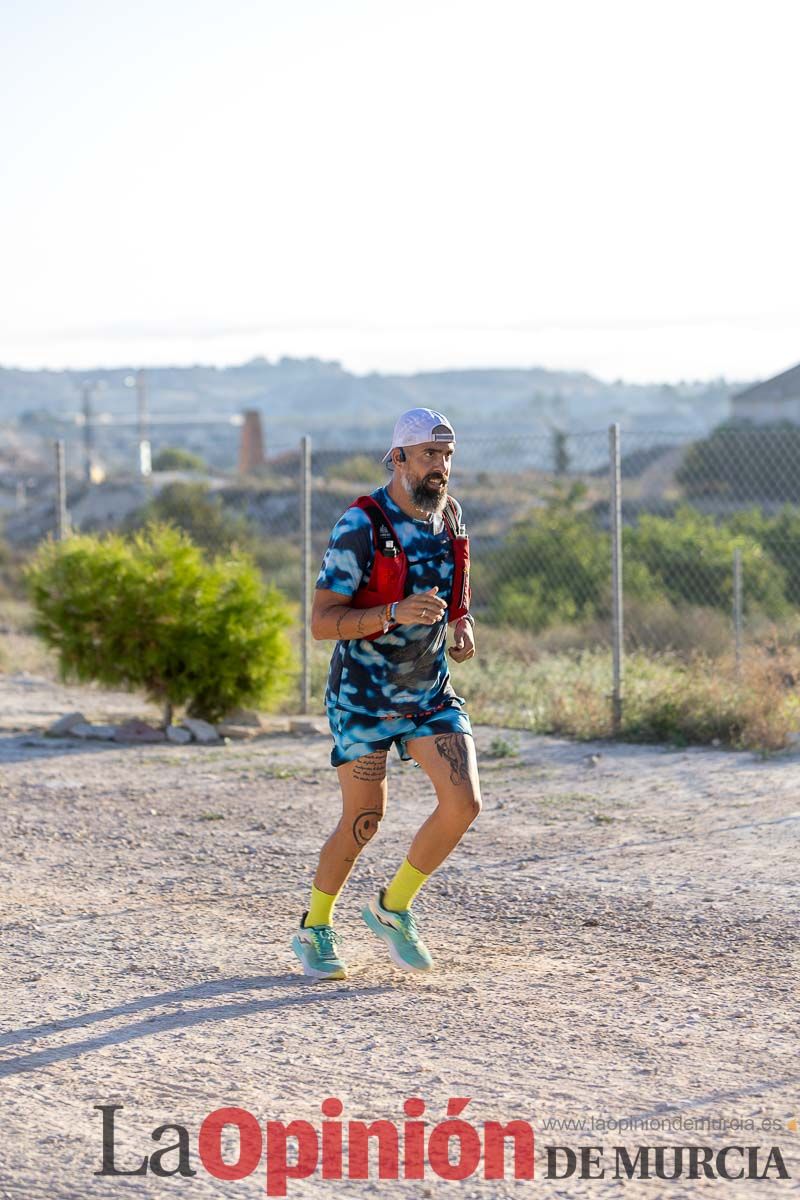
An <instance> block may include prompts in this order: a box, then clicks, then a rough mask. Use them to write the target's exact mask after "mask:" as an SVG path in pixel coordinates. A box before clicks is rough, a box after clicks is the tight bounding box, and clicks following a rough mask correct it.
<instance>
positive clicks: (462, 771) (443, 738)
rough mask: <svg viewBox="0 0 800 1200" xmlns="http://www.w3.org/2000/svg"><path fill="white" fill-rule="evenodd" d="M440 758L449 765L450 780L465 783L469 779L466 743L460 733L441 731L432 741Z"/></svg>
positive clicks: (455, 782)
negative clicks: (434, 740)
mask: <svg viewBox="0 0 800 1200" xmlns="http://www.w3.org/2000/svg"><path fill="white" fill-rule="evenodd" d="M434 744H435V746H436V749H437V750H438V752H439V754H440V755H441V756H442V758H443V759H444V760H445V761H446V762H447V764H448V766H449V767H450V782H451V783H454V784H456V785H457V784H459V783H465V782H466V781H467V780H468V779H469V758H468V756H467V743H466V739H465V738H464V735H463V734H461V733H443V734H440V735H439V737H437V739H436V742H435V743H434Z"/></svg>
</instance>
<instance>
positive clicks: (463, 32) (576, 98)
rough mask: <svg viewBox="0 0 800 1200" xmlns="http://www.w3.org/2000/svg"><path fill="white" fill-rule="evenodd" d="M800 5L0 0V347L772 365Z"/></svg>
mask: <svg viewBox="0 0 800 1200" xmlns="http://www.w3.org/2000/svg"><path fill="white" fill-rule="evenodd" d="M799 37H800V5H798V4H797V3H796V2H795V0H759V2H758V3H756V2H755V0H747V2H746V3H742V2H741V0H726V2H724V3H723V2H720V0H661V2H654V0H491V2H489V0H485V2H484V3H475V2H474V0H403V2H402V3H397V2H393V3H389V2H388V0H282V2H281V3H276V2H273V0H260V2H259V0H137V2H136V3H135V4H130V3H123V2H122V0H60V2H55V0H25V2H24V3H19V4H13V3H12V2H11V0H6V2H5V3H4V4H0V106H2V112H3V121H2V128H1V129H0V218H1V220H0V272H1V273H2V275H1V278H2V287H1V288H0V364H1V365H3V366H26V367H40V366H50V367H79V368H81V367H88V366H114V365H123V364H124V365H139V364H142V365H156V364H163V363H175V364H187V363H192V362H203V363H218V364H220V365H221V364H225V363H230V362H238V361H242V360H244V359H246V358H250V357H253V356H254V355H256V354H263V355H265V356H266V357H267V358H270V359H274V358H277V357H279V356H280V355H282V354H292V355H298V356H303V355H311V354H314V355H319V356H321V357H325V358H337V359H340V360H341V361H342V362H343V363H344V365H345V366H347V367H349V368H350V369H352V370H356V371H359V372H361V371H369V370H395V371H413V370H418V369H436V368H445V367H480V366H535V365H543V366H550V367H559V368H581V369H587V370H591V371H593V372H594V373H596V374H598V375H600V376H602V377H604V378H616V377H623V378H626V379H642V380H650V379H673V380H677V379H689V378H708V377H713V376H719V375H725V376H727V377H728V378H735V379H745V378H753V377H759V376H767V375H771V374H774V373H775V372H777V371H780V370H783V369H785V368H786V367H789V366H791V365H793V364H794V363H796V362H797V361H798V360H800V288H798V281H799V280H800V249H799V243H798V233H797V230H798V212H800V167H799V166H798V155H797V149H796V143H797V123H798V84H797V66H796V59H797V46H798V39H799Z"/></svg>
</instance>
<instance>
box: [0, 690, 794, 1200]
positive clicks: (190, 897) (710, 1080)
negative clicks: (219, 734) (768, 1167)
mask: <svg viewBox="0 0 800 1200" xmlns="http://www.w3.org/2000/svg"><path fill="white" fill-rule="evenodd" d="M75 709H80V710H82V711H83V712H84V713H85V714H86V715H87V716H88V717H90V718H93V719H95V720H107V719H110V718H114V717H117V718H118V717H120V716H121V715H123V714H124V715H132V714H135V715H145V716H146V715H148V710H147V709H146V706H144V705H142V703H141V702H140V701H139V700H137V699H136V698H135V697H129V696H124V695H117V694H108V693H102V692H99V691H94V690H89V689H68V688H63V687H60V686H58V685H55V684H53V683H51V682H48V681H46V680H44V679H40V678H37V677H35V676H33V677H31V676H5V677H2V676H0V781H1V785H0V786H1V791H2V830H3V837H2V849H1V850H0V885H1V887H2V898H3V903H2V944H1V945H0V970H1V971H2V974H1V975H0V978H1V979H2V1012H1V1013H0V1117H2V1139H0V1197H2V1198H3V1200H9V1198H11V1197H13V1198H14V1200H17V1198H19V1200H34V1198H37V1197H42V1198H45V1197H46V1198H47V1200H61V1198H67V1197H68V1198H70V1200H72V1198H76V1200H77V1198H79V1197H81V1198H82V1197H101V1196H102V1197H117V1196H120V1197H122V1196H127V1195H131V1196H136V1197H145V1196H146V1197H162V1196H166V1195H177V1194H180V1195H181V1196H191V1197H192V1198H194V1197H198V1198H200V1197H206V1196H231V1197H250V1196H258V1195H264V1188H265V1183H264V1180H265V1175H264V1170H263V1163H262V1165H261V1166H259V1167H258V1169H257V1170H256V1172H255V1173H254V1174H252V1175H250V1176H249V1177H248V1178H246V1179H243V1180H240V1181H228V1182H223V1181H219V1180H217V1179H215V1178H214V1177H213V1176H212V1175H209V1174H208V1173H207V1171H206V1170H205V1169H204V1167H203V1166H202V1164H201V1163H200V1161H199V1159H198V1155H197V1133H198V1130H199V1127H200V1125H201V1123H202V1120H203V1118H204V1117H205V1116H206V1115H207V1114H208V1113H210V1112H212V1111H213V1110H215V1109H218V1108H220V1107H223V1106H227V1105H230V1106H238V1107H240V1108H244V1109H247V1110H249V1111H250V1112H251V1113H253V1114H254V1116H255V1117H256V1118H257V1120H258V1121H259V1122H260V1123H261V1124H262V1126H263V1124H264V1122H266V1121H268V1120H282V1121H289V1120H294V1119H306V1120H309V1121H311V1122H312V1124H313V1125H314V1126H315V1128H316V1129H319V1128H320V1122H321V1120H322V1118H321V1114H320V1104H321V1102H322V1101H323V1100H324V1099H325V1098H326V1097H333V1096H335V1097H338V1098H339V1099H340V1100H341V1101H342V1103H343V1105H344V1110H343V1114H342V1121H344V1122H346V1121H348V1120H356V1119H362V1120H373V1119H377V1118H385V1119H387V1120H389V1121H392V1122H394V1123H395V1124H396V1125H397V1126H398V1127H401V1126H402V1123H403V1122H404V1121H405V1120H406V1119H407V1118H406V1117H405V1115H404V1113H403V1101H404V1100H405V1099H406V1098H408V1097H411V1096H417V1097H421V1098H422V1099H423V1100H424V1101H425V1103H426V1105H427V1112H426V1118H425V1119H426V1120H429V1122H430V1124H429V1129H431V1128H433V1126H434V1125H435V1124H436V1123H438V1122H440V1121H442V1120H443V1119H444V1117H445V1111H446V1106H447V1102H448V1100H449V1099H450V1098H451V1097H459V1096H460V1097H469V1098H470V1104H469V1107H468V1108H467V1109H466V1111H465V1113H464V1114H463V1115H464V1119H466V1120H467V1121H469V1122H470V1123H471V1124H472V1125H473V1126H474V1127H475V1128H476V1129H478V1130H481V1129H482V1126H483V1122H484V1121H490V1120H500V1121H508V1120H511V1119H514V1118H516V1119H518V1120H521V1121H528V1122H530V1123H531V1124H532V1125H533V1127H534V1129H535V1131H536V1145H537V1157H536V1180H535V1181H534V1182H516V1183H515V1182H513V1181H511V1180H506V1181H505V1182H504V1181H487V1180H484V1179H483V1178H482V1176H481V1175H480V1174H475V1175H474V1176H472V1177H470V1178H468V1179H466V1180H465V1181H464V1182H462V1183H461V1184H459V1185H457V1186H458V1188H459V1195H462V1196H465V1197H472V1196H476V1197H505V1196H514V1197H519V1196H522V1195H525V1194H528V1191H529V1190H530V1192H531V1193H532V1192H533V1189H536V1190H538V1191H539V1192H540V1193H543V1194H545V1195H547V1196H553V1197H556V1196H558V1197H562V1196H591V1197H595V1196H602V1195H606V1194H609V1193H610V1194H612V1195H614V1194H617V1193H618V1191H619V1189H620V1188H621V1187H623V1186H624V1187H626V1188H633V1189H634V1191H635V1193H636V1194H641V1195H643V1196H646V1197H651V1198H653V1200H656V1198H657V1197H661V1196H675V1195H684V1194H690V1193H692V1192H695V1191H697V1190H700V1189H703V1190H705V1189H707V1188H711V1189H714V1188H724V1189H728V1188H731V1189H733V1192H734V1194H735V1195H736V1196H747V1195H751V1194H752V1195H756V1194H758V1195H763V1194H764V1192H765V1190H766V1191H767V1192H768V1193H769V1194H770V1195H771V1194H773V1193H774V1192H776V1193H777V1194H786V1195H788V1194H791V1193H792V1192H793V1191H794V1190H796V1189H797V1188H798V1183H797V1179H798V1177H800V1132H795V1131H794V1130H793V1129H792V1127H791V1124H787V1122H788V1123H791V1122H792V1121H793V1120H794V1119H795V1118H797V1117H800V1067H799V1066H798V990H797V979H798V970H797V968H798V937H797V932H798V926H797V916H798V907H799V904H798V900H799V899H800V882H798V869H797V868H798V847H799V846H800V759H798V757H797V756H786V757H783V758H777V757H776V758H774V759H772V760H769V761H760V760H759V759H757V758H756V757H754V756H752V755H749V754H733V753H728V752H723V751H715V750H697V749H695V750H676V749H668V748H659V747H632V746H609V745H602V746H601V745H597V744H593V745H587V744H574V743H570V742H567V741H563V740H559V739H555V738H542V737H533V736H526V735H524V734H523V735H516V734H514V735H511V734H505V735H503V736H504V737H505V738H506V740H507V741H508V742H510V743H512V745H513V743H516V745H517V751H518V752H517V753H515V754H511V755H509V756H507V757H491V756H490V753H489V750H490V746H491V744H492V742H493V740H494V739H496V738H497V737H498V735H499V734H501V733H502V731H498V730H494V729H489V728H485V727H484V728H479V729H478V730H477V744H478V751H479V760H480V765H481V776H482V783H483V791H484V811H483V813H482V815H481V816H480V818H479V819H478V821H477V822H476V825H475V826H474V828H473V830H471V831H470V832H469V833H468V834H467V835H466V837H465V838H464V840H463V842H462V844H461V846H459V848H458V849H457V850H456V852H455V853H454V854H453V856H452V857H451V858H450V860H448V862H447V863H446V864H445V865H444V866H443V867H442V868H441V869H440V870H439V871H438V872H437V873H436V874H435V875H434V876H433V877H432V878H431V880H430V882H429V883H428V885H427V886H426V887H425V888H424V889H423V891H422V893H421V894H420V897H419V900H418V901H417V903H416V905H415V911H416V912H417V914H418V917H419V920H420V924H421V926H422V928H423V931H424V933H425V936H426V940H427V942H428V944H429V946H430V948H431V950H432V952H433V954H434V957H435V960H436V969H435V971H434V972H433V973H432V974H430V975H429V976H428V975H426V976H422V977H419V976H408V975H406V974H403V973H401V972H399V971H398V970H396V969H395V968H394V967H393V966H392V965H391V963H390V961H389V959H388V956H387V955H386V953H385V950H384V948H383V947H382V946H381V945H380V944H378V943H376V942H375V940H374V939H373V938H372V935H371V934H370V933H369V931H368V930H367V929H366V927H365V926H364V924H363V923H362V921H361V919H360V916H359V911H360V907H361V905H362V904H363V903H364V902H365V900H366V899H367V898H368V897H369V896H370V894H371V893H373V892H374V891H375V890H376V889H377V887H378V886H379V884H381V883H382V882H383V881H385V880H386V879H387V878H388V876H389V875H390V873H391V872H392V871H393V870H394V867H395V866H396V864H397V863H398V862H399V861H400V859H401V858H402V856H403V853H404V852H405V849H406V847H407V844H408V842H409V840H410V838H411V835H412V833H413V831H414V829H415V828H416V827H417V825H418V824H419V823H420V822H421V820H422V819H423V817H424V815H425V814H426V813H427V811H428V810H429V807H430V805H431V802H432V801H431V795H430V790H429V786H428V784H427V781H426V779H425V778H424V776H422V775H421V772H420V771H419V770H418V769H417V768H414V767H411V766H401V765H400V764H399V762H396V763H392V764H391V769H390V777H389V788H390V800H389V811H388V814H387V817H386V819H385V821H384V823H383V827H382V830H381V833H380V835H379V837H378V838H377V839H376V840H375V841H373V842H372V843H371V845H370V846H369V847H368V848H367V850H366V851H365V853H364V855H362V857H361V859H360V861H359V862H358V864H357V866H356V870H355V873H354V876H353V878H352V879H351V881H350V883H349V885H348V887H347V890H346V892H345V893H344V896H343V898H342V900H341V901H340V903H339V906H338V908H337V917H338V925H339V928H340V930H341V932H342V933H343V935H344V937H345V939H346V942H345V948H346V954H347V957H348V959H349V961H350V964H351V977H350V978H349V979H347V980H346V981H343V982H340V983H335V984H333V983H322V984H320V983H314V982H312V981H309V980H305V979H303V978H302V977H301V976H300V975H299V974H298V965H297V963H296V960H295V959H294V956H293V955H292V954H291V951H290V949H289V940H290V937H291V934H292V931H293V929H294V927H295V926H296V924H297V922H298V920H299V917H300V913H301V910H302V908H303V907H305V901H306V896H307V892H308V887H309V885H310V882H311V878H312V875H313V871H314V867H315V862H316V854H317V851H318V849H319V846H320V845H321V843H322V841H323V840H324V838H325V837H326V836H327V834H328V832H329V831H330V829H331V828H332V826H333V824H334V823H335V821H336V818H337V806H338V790H337V781H336V775H335V772H334V771H333V769H332V768H331V767H330V766H329V759H328V755H329V745H328V741H327V738H326V737H325V736H317V737H314V736H305V737H297V736H292V735H290V734H289V733H288V732H287V731H286V725H285V721H283V722H282V721H278V720H276V721H275V722H274V723H273V728H271V729H270V730H269V732H268V733H267V734H265V735H264V736H263V737H260V738H259V739H258V740H255V741H251V742H248V743H231V744H229V745H225V746H223V747H201V746H197V745H191V746H185V747H178V746H151V747H145V748H140V747H135V748H127V747H121V746H116V745H114V746H109V745H105V744H93V745H88V744H86V743H80V742H75V741H71V740H59V741H54V740H52V739H45V738H44V737H42V736H41V733H42V731H43V730H44V729H45V728H46V727H47V726H48V725H49V724H50V723H51V722H52V720H54V719H55V718H56V717H57V716H60V715H62V714H64V713H67V712H71V711H73V710H75ZM150 715H153V716H155V715H156V714H155V713H154V712H152V711H151V713H150ZM320 724H321V723H320ZM111 1104H118V1105H122V1106H123V1109H122V1110H121V1111H120V1112H118V1114H117V1120H118V1126H117V1138H116V1165H117V1167H118V1168H119V1169H132V1168H133V1167H134V1166H135V1165H137V1164H138V1163H140V1162H141V1161H142V1158H143V1156H144V1155H145V1154H149V1153H152V1152H153V1151H154V1150H157V1149H159V1148H160V1146H163V1145H167V1144H172V1143H173V1142H174V1141H175V1140H176V1139H175V1138H174V1137H173V1136H171V1135H168V1136H167V1137H166V1138H165V1139H164V1141H163V1142H161V1143H158V1142H156V1141H154V1140H153V1139H152V1138H151V1131H152V1130H154V1129H155V1128H156V1126H159V1125H162V1124H165V1123H175V1122H177V1123H180V1124H182V1125H184V1126H185V1127H186V1128H187V1130H188V1131H189V1141H190V1153H191V1166H192V1168H193V1169H195V1170H196V1171H197V1174H196V1175H195V1176H193V1177H191V1178H160V1177H158V1176H154V1175H153V1174H147V1175H145V1176H128V1177H108V1176H98V1175H95V1174H94V1172H95V1171H98V1170H99V1169H100V1165H101V1155H102V1124H101V1113H100V1111H99V1110H98V1109H96V1108H95V1107H94V1106H95V1105H111ZM632 1118H640V1119H641V1120H642V1121H645V1122H647V1121H649V1122H651V1123H652V1122H656V1121H659V1120H660V1121H664V1120H666V1119H671V1120H673V1121H683V1122H687V1121H689V1120H690V1119H691V1118H694V1119H699V1118H702V1119H705V1120H716V1121H720V1120H722V1121H728V1122H732V1123H735V1122H737V1121H738V1122H742V1123H744V1127H745V1129H746V1132H740V1131H739V1130H737V1129H736V1126H735V1124H734V1125H732V1126H729V1127H728V1128H726V1129H723V1130H720V1129H719V1128H715V1129H713V1131H711V1132H698V1131H697V1130H695V1131H689V1132H687V1131H686V1126H685V1125H684V1127H683V1129H681V1130H679V1131H677V1130H676V1131H673V1132H672V1133H659V1132H653V1131H652V1130H648V1131H632V1130H630V1129H629V1130H627V1131H624V1132H623V1131H619V1130H614V1129H611V1130H609V1129H608V1128H606V1129H605V1130H603V1129H602V1128H599V1127H598V1122H599V1121H600V1120H601V1119H605V1120H606V1122H609V1121H621V1120H630V1119H632ZM592 1119H594V1121H595V1126H594V1129H592V1128H591V1127H590V1125H589V1123H590V1122H591V1121H592ZM554 1120H555V1121H558V1120H565V1121H575V1122H578V1123H579V1122H581V1121H584V1122H586V1124H585V1125H584V1127H583V1128H582V1129H581V1128H580V1127H579V1125H577V1124H576V1125H575V1126H573V1127H572V1128H571V1129H567V1130H558V1129H553V1128H552V1126H551V1127H550V1129H548V1123H550V1122H553V1121H554ZM748 1122H749V1123H750V1124H749V1126H748V1124H747V1123H748ZM773 1122H774V1124H773V1125H771V1126H770V1123H773ZM765 1124H766V1126H768V1128H767V1129H766V1131H765V1128H764V1125H765ZM701 1127H702V1122H701ZM662 1143H666V1144H669V1145H690V1144H701V1145H707V1146H711V1147H713V1148H714V1150H715V1153H716V1151H717V1150H718V1149H719V1148H721V1147H722V1146H724V1145H734V1144H735V1145H742V1144H744V1145H747V1146H750V1145H757V1146H761V1147H762V1148H768V1147H770V1146H772V1145H778V1146H779V1147H780V1149H781V1152H782V1155H783V1159H784V1162H785V1165H786V1168H787V1170H788V1172H789V1173H790V1175H791V1179H789V1180H783V1181H771V1182H770V1184H766V1183H759V1182H756V1181H747V1180H744V1181H740V1182H737V1183H735V1184H731V1183H725V1182H724V1181H718V1180H715V1181H712V1180H703V1179H700V1180H695V1181H692V1180H689V1179H686V1178H684V1179H682V1180H680V1181H677V1182H672V1183H667V1182H663V1181H659V1180H657V1179H652V1180H648V1181H640V1182H637V1181H634V1182H632V1183H623V1182H622V1181H619V1180H616V1179H615V1178H614V1177H613V1154H614V1151H613V1147H615V1146H618V1145H622V1146H626V1147H627V1148H628V1149H629V1151H630V1153H631V1156H633V1154H634V1153H635V1150H636V1148H637V1147H638V1146H639V1145H656V1144H662ZM548 1145H562V1146H563V1145H566V1146H570V1147H573V1148H576V1149H577V1148H579V1147H581V1146H588V1145H591V1146H602V1147H604V1151H603V1154H604V1159H603V1161H604V1164H605V1165H606V1167H607V1174H606V1176H605V1177H604V1178H602V1179H597V1180H580V1179H579V1178H577V1177H576V1176H577V1172H576V1175H574V1176H572V1177H570V1178H567V1179H563V1180H557V1179H553V1178H547V1177H546V1167H547V1161H546V1150H545V1148H546V1146H548ZM234 1156H235V1154H234ZM765 1157H766V1150H764V1151H763V1152H762V1158H761V1162H762V1166H763V1161H764V1158H765ZM176 1163H177V1157H176V1156H175V1155H174V1154H173V1155H172V1157H171V1158H170V1159H169V1162H167V1160H166V1159H165V1162H164V1165H165V1166H174V1165H175V1164H176ZM738 1165H739V1163H738V1162H737V1161H734V1162H733V1163H732V1164H731V1167H732V1169H737V1168H738ZM773 1176H774V1172H773ZM452 1186H453V1185H451V1184H450V1183H448V1182H446V1181H443V1180H441V1179H439V1178H438V1177H437V1176H436V1175H435V1174H434V1173H433V1172H432V1171H431V1170H430V1168H429V1169H428V1171H427V1173H426V1177H425V1179H424V1181H421V1182H410V1181H397V1182H394V1181H392V1182H389V1181H384V1182H379V1181H378V1180H377V1178H376V1175H375V1173H374V1170H373V1175H372V1177H371V1178H370V1179H369V1180H367V1181H354V1180H347V1179H345V1180H344V1181H342V1182H333V1181H327V1182H326V1181H323V1180H322V1179H321V1178H320V1176H319V1174H316V1175H315V1176H313V1177H312V1178H310V1179H309V1180H307V1181H297V1182H293V1181H290V1182H289V1185H288V1189H289V1190H288V1194H289V1196H302V1197H306V1196H308V1197H333V1196H337V1197H338V1196H345V1197H346V1196H348V1195H353V1196H363V1195H370V1196H371V1195H375V1194H377V1192H378V1190H382V1191H385V1193H386V1195H387V1196H389V1197H391V1196H394V1195H396V1196H398V1197H400V1196H402V1197H412V1196H413V1197H419V1196H437V1195H440V1194H444V1190H446V1189H448V1188H451V1187H452ZM448 1194H450V1193H448Z"/></svg>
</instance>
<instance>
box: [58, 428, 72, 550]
mask: <svg viewBox="0 0 800 1200" xmlns="http://www.w3.org/2000/svg"><path fill="white" fill-rule="evenodd" d="M55 448H56V537H57V538H58V540H59V542H63V541H64V539H65V538H66V537H67V536H68V535H69V513H68V512H67V472H66V466H65V462H64V442H63V439H61V438H59V439H58V441H57V442H56V443H55Z"/></svg>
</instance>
